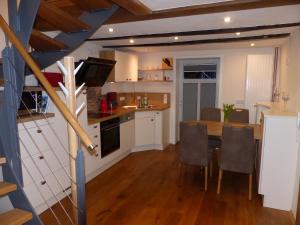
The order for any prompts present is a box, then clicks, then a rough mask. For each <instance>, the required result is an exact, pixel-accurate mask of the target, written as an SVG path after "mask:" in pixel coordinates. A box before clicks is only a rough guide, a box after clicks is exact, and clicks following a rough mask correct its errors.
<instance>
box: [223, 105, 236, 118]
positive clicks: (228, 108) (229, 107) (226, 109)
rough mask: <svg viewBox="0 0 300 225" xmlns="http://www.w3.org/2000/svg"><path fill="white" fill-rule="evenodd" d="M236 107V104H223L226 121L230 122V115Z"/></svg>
mask: <svg viewBox="0 0 300 225" xmlns="http://www.w3.org/2000/svg"><path fill="white" fill-rule="evenodd" d="M233 109H234V104H223V111H224V122H228V119H229V115H230V113H231V112H232V111H233Z"/></svg>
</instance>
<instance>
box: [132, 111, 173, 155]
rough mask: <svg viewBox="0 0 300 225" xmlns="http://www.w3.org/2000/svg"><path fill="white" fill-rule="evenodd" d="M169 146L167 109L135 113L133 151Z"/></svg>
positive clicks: (160, 148) (161, 148)
mask: <svg viewBox="0 0 300 225" xmlns="http://www.w3.org/2000/svg"><path fill="white" fill-rule="evenodd" d="M168 144H169V109H167V110H163V111H147V112H136V113H135V145H136V146H135V149H134V151H140V150H147V149H159V150H163V149H164V148H165V147H166V146H167V145H168Z"/></svg>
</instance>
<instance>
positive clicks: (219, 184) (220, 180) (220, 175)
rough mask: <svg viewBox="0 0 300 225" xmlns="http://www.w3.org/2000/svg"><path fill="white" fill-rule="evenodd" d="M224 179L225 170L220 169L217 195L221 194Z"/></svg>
mask: <svg viewBox="0 0 300 225" xmlns="http://www.w3.org/2000/svg"><path fill="white" fill-rule="evenodd" d="M222 178H223V170H221V169H220V170H219V179H218V189H217V194H220V190H221V182H222Z"/></svg>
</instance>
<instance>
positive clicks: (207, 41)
mask: <svg viewBox="0 0 300 225" xmlns="http://www.w3.org/2000/svg"><path fill="white" fill-rule="evenodd" d="M289 36H290V33H283V34H269V35H260V36H248V37H238V38H218V39H204V40H193V41H176V42H163V43H149V44H132V45H107V46H103V48H133V47H163V46H183V45H199V44H216V43H233V42H240V41H255V40H267V39H278V38H287V37H289Z"/></svg>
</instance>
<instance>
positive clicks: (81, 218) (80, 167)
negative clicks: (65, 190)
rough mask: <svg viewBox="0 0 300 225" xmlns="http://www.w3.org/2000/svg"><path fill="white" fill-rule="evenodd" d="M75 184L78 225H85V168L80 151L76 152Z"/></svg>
mask: <svg viewBox="0 0 300 225" xmlns="http://www.w3.org/2000/svg"><path fill="white" fill-rule="evenodd" d="M76 182H77V206H78V225H86V202H85V166H84V154H83V151H82V149H80V150H78V152H77V157H76Z"/></svg>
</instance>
